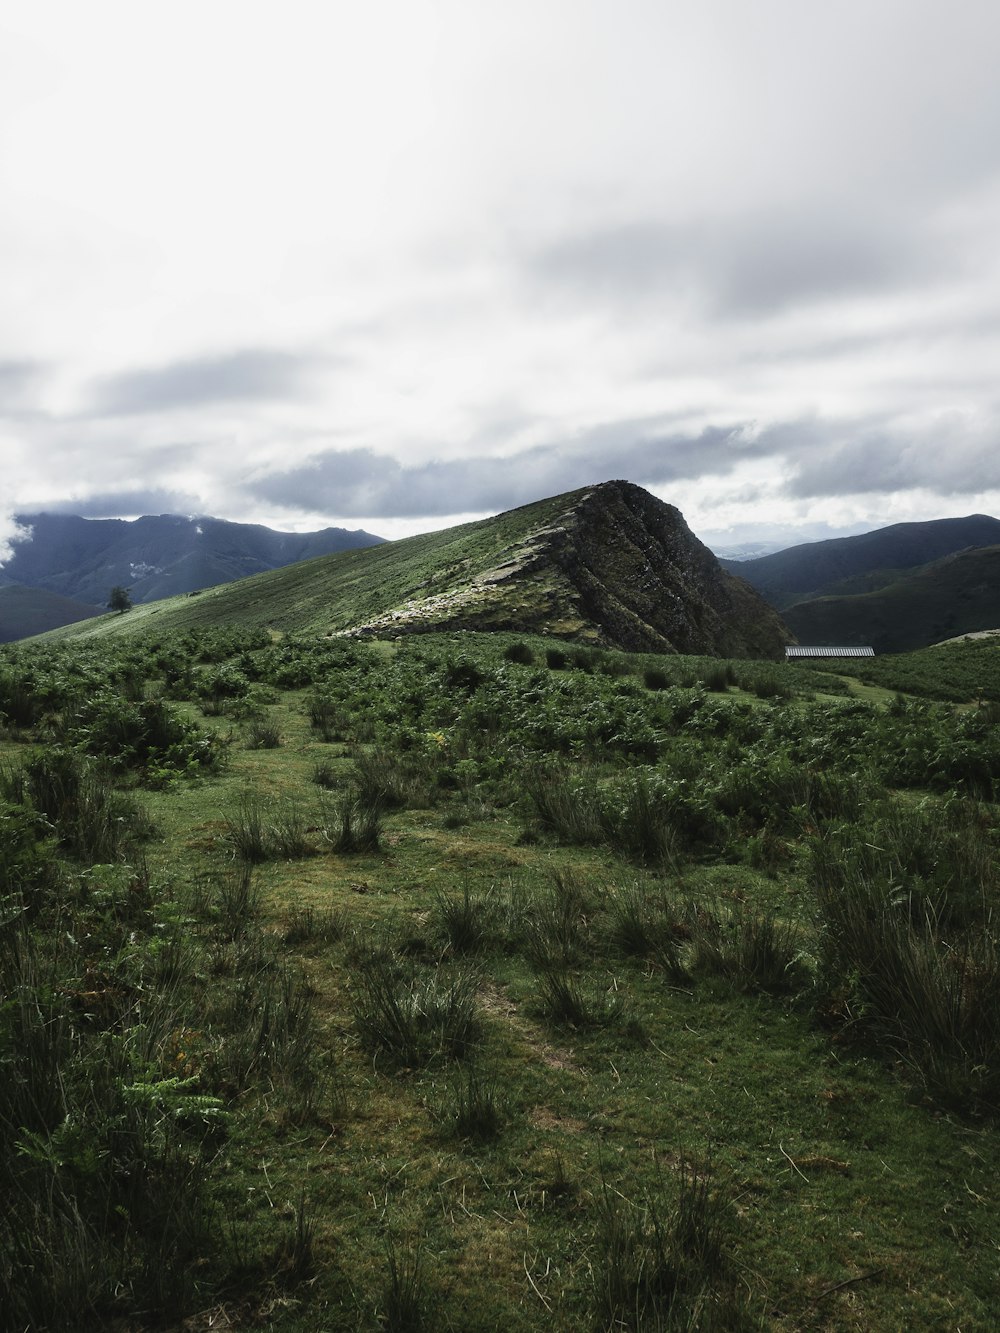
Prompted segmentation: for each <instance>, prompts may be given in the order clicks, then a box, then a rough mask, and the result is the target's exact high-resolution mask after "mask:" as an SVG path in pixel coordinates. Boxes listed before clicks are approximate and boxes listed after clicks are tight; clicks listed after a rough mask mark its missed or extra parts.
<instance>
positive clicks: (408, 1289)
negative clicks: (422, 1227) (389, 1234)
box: [376, 1238, 432, 1333]
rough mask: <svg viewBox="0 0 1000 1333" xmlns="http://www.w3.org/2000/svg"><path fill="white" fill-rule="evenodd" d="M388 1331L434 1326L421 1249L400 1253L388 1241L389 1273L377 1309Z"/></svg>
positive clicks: (410, 1332) (417, 1332) (413, 1332)
mask: <svg viewBox="0 0 1000 1333" xmlns="http://www.w3.org/2000/svg"><path fill="white" fill-rule="evenodd" d="M376 1313H377V1317H378V1320H379V1323H380V1324H381V1325H382V1327H383V1328H384V1329H385V1330H386V1333H422V1330H424V1329H429V1328H431V1327H432V1302H431V1298H430V1292H429V1290H428V1287H427V1282H426V1279H425V1276H424V1270H423V1259H422V1255H421V1252H420V1250H419V1249H416V1248H414V1249H410V1250H406V1251H405V1252H404V1253H402V1254H400V1253H399V1251H398V1250H397V1249H396V1246H395V1244H394V1243H393V1241H392V1240H391V1238H390V1239H388V1240H387V1241H386V1275H385V1282H384V1285H383V1289H382V1300H381V1303H380V1306H379V1308H378V1310H377V1312H376Z"/></svg>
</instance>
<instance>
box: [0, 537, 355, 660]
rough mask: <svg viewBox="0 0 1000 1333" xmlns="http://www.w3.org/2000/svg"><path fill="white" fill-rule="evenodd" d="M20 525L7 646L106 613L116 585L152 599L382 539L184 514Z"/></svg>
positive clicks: (4, 617)
mask: <svg viewBox="0 0 1000 1333" xmlns="http://www.w3.org/2000/svg"><path fill="white" fill-rule="evenodd" d="M19 521H20V523H21V525H22V527H24V528H28V529H30V530H31V536H30V538H29V539H27V540H25V541H20V542H15V543H14V546H13V548H12V552H11V556H10V558H9V559H8V560H7V561H6V562H5V563H4V565H3V567H2V568H0V641H2V642H9V641H10V640H12V639H20V638H25V637H27V636H28V635H31V634H40V633H41V632H42V631H43V630H47V629H52V628H55V627H56V626H58V625H66V624H69V623H70V622H71V621H76V620H80V619H82V618H83V617H85V616H94V615H96V614H97V613H98V611H99V610H101V609H102V608H103V607H104V606H105V605H106V603H107V600H108V589H109V588H111V587H112V586H114V585H120V586H121V587H123V588H127V589H128V591H129V593H130V594H131V597H132V600H133V601H134V602H149V601H152V600H153V599H154V598H158V597H169V596H172V595H174V594H177V593H187V592H192V591H194V590H195V589H198V588H207V587H210V586H212V585H214V584H217V583H229V582H230V581H232V580H233V579H240V578H245V577H247V576H248V575H250V574H257V573H259V572H260V571H261V570H265V569H278V568H280V567H282V566H283V565H288V564H291V563H292V562H293V561H296V560H307V559H309V558H311V557H313V556H318V555H326V554H329V553H330V552H333V551H346V550H350V549H351V548H353V547H357V546H371V545H374V544H377V543H378V542H379V541H380V540H381V538H379V537H373V536H372V535H371V534H370V533H367V532H348V531H347V530H346V529H344V528H325V529H324V530H323V531H322V532H301V533H293V532H274V531H273V530H272V529H270V528H264V527H260V526H259V525H257V524H250V523H227V522H225V521H224V520H222V519H217V518H199V519H195V518H182V517H180V516H179V515H177V514H160V515H158V516H155V517H154V516H148V517H146V518H140V519H136V520H134V521H133V522H127V521H125V520H123V519H86V518H78V517H76V516H75V515H72V514H22V515H19Z"/></svg>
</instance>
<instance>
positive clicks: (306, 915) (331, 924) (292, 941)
mask: <svg viewBox="0 0 1000 1333" xmlns="http://www.w3.org/2000/svg"><path fill="white" fill-rule="evenodd" d="M346 930H347V919H346V916H345V914H344V913H343V912H342V911H341V910H340V909H339V908H337V907H326V908H316V907H313V906H312V905H311V904H310V905H309V906H307V907H296V908H294V909H293V911H292V912H291V913H290V914H289V917H288V922H287V924H286V926H285V929H284V931H283V932H282V936H281V938H282V941H283V942H284V943H285V944H287V945H290V946H292V945H298V944H336V943H337V941H338V940H341V939H343V937H344V934H345V933H346Z"/></svg>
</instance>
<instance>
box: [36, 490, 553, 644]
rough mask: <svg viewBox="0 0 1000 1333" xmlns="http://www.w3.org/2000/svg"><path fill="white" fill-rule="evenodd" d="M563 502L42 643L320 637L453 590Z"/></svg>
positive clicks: (279, 574)
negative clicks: (124, 637)
mask: <svg viewBox="0 0 1000 1333" xmlns="http://www.w3.org/2000/svg"><path fill="white" fill-rule="evenodd" d="M566 499H567V497H566V496H557V497H555V498H554V499H552V500H549V501H542V502H540V503H538V504H533V505H528V506H525V507H524V508H522V509H515V510H511V511H510V512H509V513H506V514H501V515H499V516H498V517H496V518H491V519H486V520H481V521H479V522H475V523H465V524H462V525H460V526H459V527H454V528H447V529H445V530H444V531H442V532H432V533H423V534H421V535H419V536H417V537H407V538H404V539H403V540H402V541H397V542H387V543H385V544H384V545H382V546H375V547H365V548H362V549H360V550H355V551H344V552H342V553H340V554H338V555H332V556H318V557H317V558H316V559H314V560H303V561H301V562H300V563H299V564H296V565H289V566H286V567H285V568H284V569H276V570H269V571H268V572H266V573H264V574H256V575H254V576H253V577H251V578H247V579H241V580H239V581H238V582H236V583H231V584H226V585H224V586H221V587H216V588H207V589H205V590H204V591H202V592H198V593H189V594H186V595H184V596H180V597H169V598H164V599H163V600H162V601H159V602H154V603H150V604H148V605H145V606H137V607H135V608H134V609H133V610H132V611H130V612H129V613H128V615H127V616H102V617H100V618H99V619H98V620H95V621H90V622H88V623H87V624H86V625H70V626H66V627H65V629H64V630H56V631H53V633H52V634H51V635H49V636H47V637H49V638H54V639H55V638H59V639H62V638H77V637H94V636H101V635H104V634H109V633H110V634H119V633H125V634H130V633H138V632H142V631H144V630H147V629H149V628H151V626H152V625H153V624H155V625H156V627H157V628H161V627H162V628H165V627H167V626H169V628H170V629H171V630H173V629H177V630H185V629H198V628H205V627H207V626H214V625H222V624H226V625H260V624H266V625H268V626H270V627H272V628H274V629H277V630H282V631H295V632H300V633H309V632H312V633H330V632H331V631H332V632H336V631H338V630H344V629H348V628H350V627H351V626H355V625H360V624H365V623H368V622H369V621H372V620H374V619H376V618H378V617H380V616H382V615H385V614H386V613H387V612H390V611H391V610H392V609H393V608H395V607H398V606H400V605H402V604H404V603H405V602H406V601H408V600H410V599H412V598H414V597H420V598H424V599H426V598H430V597H433V596H440V595H442V594H447V593H448V592H449V591H457V590H459V589H462V588H464V587H466V586H467V584H468V582H469V580H470V579H471V578H472V577H474V576H475V575H478V574H483V573H485V572H487V571H489V570H490V569H492V568H494V567H495V566H496V565H497V564H498V563H499V562H500V560H501V557H503V556H506V555H509V554H510V553H511V551H512V548H514V547H516V546H517V545H518V543H519V542H521V541H523V540H524V538H525V537H527V536H528V535H529V534H530V533H532V532H534V531H535V530H536V529H537V528H539V527H541V526H543V525H544V524H545V523H546V521H547V520H548V519H549V518H550V517H552V515H554V514H556V513H558V512H559V511H560V509H561V508H563V507H565V501H566Z"/></svg>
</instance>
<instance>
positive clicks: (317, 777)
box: [312, 759, 340, 791]
mask: <svg viewBox="0 0 1000 1333" xmlns="http://www.w3.org/2000/svg"><path fill="white" fill-rule="evenodd" d="M312 780H313V782H315V784H316V786H317V787H323V788H324V789H325V790H326V791H330V790H332V789H333V788H334V787H339V786H340V778H339V775H338V773H337V769H336V768H335V767H334V765H333V764H331V763H330V761H329V759H317V760H316V762H315V764H313V770H312Z"/></svg>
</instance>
